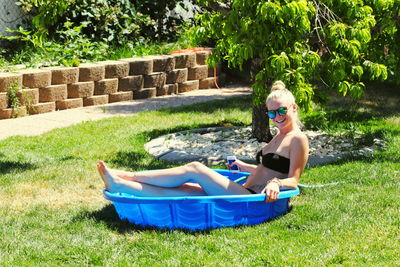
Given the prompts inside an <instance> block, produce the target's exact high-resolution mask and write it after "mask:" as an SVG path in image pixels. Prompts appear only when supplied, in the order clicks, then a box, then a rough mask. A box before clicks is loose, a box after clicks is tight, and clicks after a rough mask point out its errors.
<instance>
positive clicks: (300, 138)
mask: <svg viewBox="0 0 400 267" xmlns="http://www.w3.org/2000/svg"><path fill="white" fill-rule="evenodd" d="M292 142H293V143H294V144H302V145H307V146H308V137H307V135H306V134H305V133H304V132H302V131H297V132H296V133H294V134H293V136H292Z"/></svg>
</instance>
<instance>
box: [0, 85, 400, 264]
mask: <svg viewBox="0 0 400 267" xmlns="http://www.w3.org/2000/svg"><path fill="white" fill-rule="evenodd" d="M396 90H397V91H396ZM382 92H385V93H382ZM397 92H398V88H397V89H392V90H386V91H383V89H382V90H380V91H378V90H373V91H371V92H369V93H370V94H369V95H368V96H367V97H365V98H363V99H361V100H358V101H355V100H346V101H343V100H335V101H332V102H331V103H330V105H329V106H328V109H327V111H326V114H325V116H323V117H322V116H321V114H320V113H318V112H313V113H310V114H309V115H303V120H304V122H305V124H306V125H307V126H308V127H310V128H325V129H329V130H330V131H331V132H336V133H338V132H339V133H341V134H349V135H352V134H354V131H362V132H363V133H364V137H363V139H362V141H361V142H364V143H366V144H368V143H371V144H372V140H373V137H374V136H376V137H379V138H383V139H385V141H386V142H387V146H386V149H385V151H382V152H376V153H375V154H374V156H373V157H351V158H347V159H344V160H342V161H340V162H336V163H334V164H328V165H325V166H318V167H313V168H309V169H306V171H305V172H304V175H303V176H302V181H301V182H302V183H305V184H319V183H330V182H341V183H340V184H339V185H336V186H330V187H323V188H308V189H303V190H302V193H301V195H300V196H297V197H294V198H292V202H291V203H292V206H293V208H292V209H291V211H290V212H289V213H288V214H286V215H284V216H282V217H279V218H277V219H274V220H272V221H269V222H266V223H264V224H261V225H257V226H251V227H234V228H221V229H216V230H211V231H202V232H194V233H193V232H187V231H181V230H175V231H170V230H158V229H155V228H142V227H138V226H135V225H131V224H128V223H126V222H123V221H120V220H119V219H118V217H117V214H116V212H115V210H114V208H113V206H112V205H111V204H110V202H108V201H106V200H104V198H103V196H102V182H101V180H100V178H99V176H98V174H97V170H96V168H95V163H96V162H97V161H98V160H99V159H103V160H105V161H106V162H107V163H108V164H109V165H110V166H112V167H116V168H123V169H128V170H144V169H155V168H166V167H170V166H173V165H171V164H169V163H166V162H161V161H157V160H154V159H153V158H152V157H151V156H150V155H149V154H148V153H146V152H145V151H144V148H143V145H144V144H145V143H146V142H147V141H149V140H151V139H152V138H154V137H156V136H159V135H162V134H165V133H170V132H175V131H178V130H183V129H194V128H199V127H205V126H213V125H216V124H217V123H218V122H229V123H232V124H235V125H248V124H250V123H251V110H250V107H251V100H250V97H238V98H232V99H229V100H224V101H215V102H209V103H203V104H196V105H191V106H186V107H180V108H173V109H165V110H162V111H152V112H143V113H139V114H137V115H133V116H131V117H124V118H112V119H105V120H101V121H94V122H85V123H81V124H79V125H75V126H72V127H68V128H64V129H58V130H54V131H51V132H49V133H46V134H44V135H42V136H38V137H12V138H8V139H6V140H3V141H0V265H1V266H65V265H66V266H87V265H89V266H92V265H95V266H165V265H168V266H238V265H243V266H265V265H271V266H305V265H307V266H309V265H312V266H319V265H345V266H349V265H350V266H361V265H362V266H364V265H366V266H368V265H369V266H377V265H379V266H398V265H400V259H399V257H398V254H399V251H400V234H399V228H400V216H399V214H400V194H399V189H400V163H399V162H400V105H399V96H398V95H399V94H398V93H397ZM378 96H379V97H378Z"/></svg>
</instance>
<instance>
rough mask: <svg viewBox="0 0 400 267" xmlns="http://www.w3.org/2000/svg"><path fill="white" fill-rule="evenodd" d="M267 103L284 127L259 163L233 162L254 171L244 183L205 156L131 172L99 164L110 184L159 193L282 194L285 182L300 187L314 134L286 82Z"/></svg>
mask: <svg viewBox="0 0 400 267" xmlns="http://www.w3.org/2000/svg"><path fill="white" fill-rule="evenodd" d="M266 103H267V108H268V112H267V115H268V116H269V118H270V119H271V120H272V122H273V123H274V124H275V125H276V127H277V128H278V129H279V133H278V134H277V135H276V136H275V137H274V138H273V139H272V140H271V142H269V143H268V144H267V145H266V146H265V147H264V148H263V149H262V150H261V151H260V152H259V153H258V154H257V161H258V162H259V164H258V165H252V164H247V163H245V162H243V161H240V160H236V161H235V162H233V163H232V165H237V166H238V167H239V168H240V170H241V171H244V172H249V173H250V176H249V177H248V178H247V181H246V183H245V184H244V185H240V184H237V183H235V182H233V181H231V180H229V179H227V178H226V177H224V176H222V175H221V174H219V173H216V172H215V171H213V170H212V169H210V168H208V167H207V166H205V165H203V164H201V163H199V162H191V163H188V164H186V165H183V166H180V167H175V168H170V169H164V170H154V171H148V172H125V171H119V170H113V169H110V168H108V167H107V166H106V165H105V164H104V162H102V161H100V162H99V163H98V164H97V168H98V170H99V172H100V175H101V177H102V179H103V181H104V184H105V188H106V189H107V190H109V191H110V192H124V193H128V194H133V195H136V196H156V197H170V196H204V195H235V194H250V193H252V194H256V193H266V195H267V197H266V201H268V202H271V201H275V200H277V199H278V196H279V188H280V187H282V186H285V187H292V188H296V187H297V184H298V182H299V179H300V176H301V173H302V172H303V170H304V167H305V165H306V163H307V159H308V139H307V137H306V135H305V134H304V133H302V132H301V130H300V127H299V124H300V122H299V119H298V113H297V105H296V103H295V99H294V96H293V94H292V93H291V92H290V91H289V90H288V89H286V88H285V85H284V83H283V82H281V81H277V82H275V83H274V84H273V86H272V88H271V93H270V94H269V96H268V97H267V101H266ZM193 183H196V184H193Z"/></svg>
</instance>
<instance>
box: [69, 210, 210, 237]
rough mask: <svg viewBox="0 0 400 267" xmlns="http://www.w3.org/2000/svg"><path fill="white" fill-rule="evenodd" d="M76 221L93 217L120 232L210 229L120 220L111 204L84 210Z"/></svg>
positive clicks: (197, 232)
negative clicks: (189, 228)
mask: <svg viewBox="0 0 400 267" xmlns="http://www.w3.org/2000/svg"><path fill="white" fill-rule="evenodd" d="M75 219H76V220H78V221H81V220H86V219H93V220H95V221H96V222H98V223H105V224H106V225H107V227H108V228H110V229H111V230H113V231H117V232H118V233H120V234H126V233H131V232H144V231H146V232H158V233H169V232H172V231H179V232H183V233H186V234H190V235H199V234H200V235H201V234H208V233H210V231H211V229H208V230H201V231H200V230H199V231H189V230H186V229H173V230H172V229H168V228H157V227H154V226H142V225H138V224H134V223H130V222H129V221H127V220H121V219H120V218H119V217H118V214H117V212H116V211H115V208H114V206H113V205H112V204H109V205H107V206H104V207H103V208H102V209H100V210H97V211H93V212H84V213H82V214H80V215H79V216H77V217H76V218H75Z"/></svg>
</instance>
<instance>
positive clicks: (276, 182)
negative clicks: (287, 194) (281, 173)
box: [261, 135, 309, 202]
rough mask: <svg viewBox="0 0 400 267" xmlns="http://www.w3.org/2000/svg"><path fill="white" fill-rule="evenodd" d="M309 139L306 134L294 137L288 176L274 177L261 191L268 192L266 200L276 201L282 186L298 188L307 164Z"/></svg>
mask: <svg viewBox="0 0 400 267" xmlns="http://www.w3.org/2000/svg"><path fill="white" fill-rule="evenodd" d="M308 152H309V147H308V139H307V137H306V136H305V135H299V136H296V137H294V138H293V140H292V143H291V144H290V168H289V174H288V178H285V179H278V178H273V179H271V180H270V181H269V182H268V183H267V186H266V187H265V188H264V190H263V191H262V192H261V193H266V194H267V198H266V201H268V202H270V201H275V200H277V199H278V196H279V188H280V187H292V188H297V184H298V183H299V181H300V176H301V174H302V172H303V170H304V168H305V166H306V164H307V160H308Z"/></svg>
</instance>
